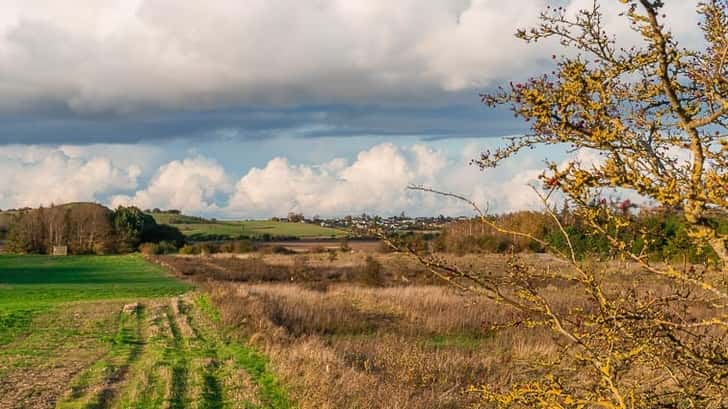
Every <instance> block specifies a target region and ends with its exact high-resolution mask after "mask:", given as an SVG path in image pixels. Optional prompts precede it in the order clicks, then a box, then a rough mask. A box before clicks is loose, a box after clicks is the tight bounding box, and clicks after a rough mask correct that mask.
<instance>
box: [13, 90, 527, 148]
mask: <svg viewBox="0 0 728 409" xmlns="http://www.w3.org/2000/svg"><path fill="white" fill-rule="evenodd" d="M0 123H2V126H0V143H1V144H89V143H139V142H142V143H144V142H147V143H154V142H155V141H163V140H169V139H190V140H196V139H197V140H200V141H204V140H205V138H232V139H240V140H254V139H260V138H271V137H277V136H300V137H304V138H315V137H331V136H340V137H347V136H361V135H392V136H396V135H417V136H421V137H423V138H429V139H433V138H448V137H453V138H454V137H481V136H482V137H487V136H501V135H506V134H512V133H515V132H519V131H522V130H523V125H522V124H521V123H520V122H519V121H517V120H515V119H514V118H513V117H512V115H510V114H509V113H508V112H504V111H502V110H492V109H488V108H486V107H484V106H482V105H480V104H478V102H477V100H476V101H475V102H473V103H471V104H462V103H461V104H458V105H448V106H446V107H390V106H375V105H366V106H343V105H336V106H306V107H296V108H251V107H236V108H226V109H219V110H209V111H177V112H157V113H154V114H145V115H134V116H120V115H117V114H105V115H100V114H98V115H91V116H89V115H79V114H76V113H73V112H70V111H68V110H63V109H45V110H43V111H41V112H33V113H25V114H14V115H4V116H1V117H0Z"/></svg>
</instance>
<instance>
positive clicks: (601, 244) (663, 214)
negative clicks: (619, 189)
mask: <svg viewBox="0 0 728 409" xmlns="http://www.w3.org/2000/svg"><path fill="white" fill-rule="evenodd" d="M555 214H556V216H557V218H558V220H559V222H560V223H561V225H562V226H563V227H564V230H565V231H566V233H567V235H568V237H569V241H570V242H571V245H572V247H573V249H574V251H575V253H576V255H577V257H579V258H584V257H597V258H611V257H614V256H616V254H614V250H613V249H612V247H611V246H610V245H609V242H608V241H607V238H606V237H604V236H603V235H599V234H594V232H593V230H592V229H591V228H589V227H588V226H587V225H586V224H585V223H584V221H583V220H582V219H581V218H580V217H579V216H578V215H577V214H574V213H573V212H571V211H570V210H568V209H567V208H565V209H563V210H561V211H559V212H556V213H555ZM623 217H627V218H629V219H630V220H631V223H630V224H629V225H628V226H626V227H624V228H621V229H620V230H619V231H612V232H611V233H612V234H614V235H615V236H617V237H619V238H620V239H622V240H624V241H625V242H627V243H630V244H631V245H632V249H631V250H632V251H633V252H634V253H636V254H640V253H644V254H647V255H648V256H649V257H650V258H652V259H654V260H686V261H689V262H694V263H698V262H706V261H710V260H713V259H715V258H716V255H715V253H714V252H713V250H712V249H711V248H709V247H704V248H698V247H696V246H694V245H693V244H692V243H693V241H692V240H690V239H689V229H688V226H687V224H686V223H685V222H684V221H683V217H682V215H681V214H680V213H679V211H667V210H662V209H654V210H641V211H640V212H635V213H628V212H625V214H624V215H623ZM489 221H491V222H493V223H494V224H495V225H497V226H499V227H501V228H502V230H507V231H516V232H523V233H527V234H528V235H530V236H532V237H534V238H536V239H538V240H540V241H543V242H545V243H547V245H546V246H544V245H543V244H541V243H539V242H538V241H536V240H531V239H529V238H528V237H524V236H522V235H517V234H512V233H505V232H502V231H499V230H498V229H495V228H493V227H491V226H490V225H489V224H487V223H483V222H482V221H481V220H479V219H472V220H464V221H459V222H455V223H452V224H450V225H449V226H448V227H447V228H445V229H444V230H443V232H442V233H441V234H440V235H439V236H437V237H436V238H434V239H433V240H432V242H431V243H430V246H431V247H432V249H433V250H435V251H440V252H449V253H457V254H465V253H508V252H534V253H541V252H547V251H548V250H549V249H548V248H547V247H551V248H553V249H557V250H560V251H563V252H568V251H569V245H568V242H567V240H566V237H565V236H564V234H563V232H562V231H561V229H560V228H559V226H558V224H557V223H556V221H555V220H554V218H553V216H551V215H550V214H547V213H544V212H535V211H520V212H515V213H508V214H503V215H499V216H493V217H491V218H490V219H489ZM706 222H707V223H711V224H713V225H715V226H716V227H718V230H719V231H721V232H723V233H728V215H727V214H725V213H719V212H715V213H714V214H712V215H711V217H710V220H707V221H706Z"/></svg>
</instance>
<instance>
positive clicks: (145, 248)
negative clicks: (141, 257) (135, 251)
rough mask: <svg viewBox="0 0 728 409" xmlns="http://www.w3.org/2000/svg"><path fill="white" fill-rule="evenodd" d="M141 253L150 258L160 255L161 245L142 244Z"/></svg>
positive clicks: (140, 246)
mask: <svg viewBox="0 0 728 409" xmlns="http://www.w3.org/2000/svg"><path fill="white" fill-rule="evenodd" d="M139 252H140V253H142V254H146V255H148V256H153V255H156V254H160V251H159V244H157V243H142V244H140V245H139Z"/></svg>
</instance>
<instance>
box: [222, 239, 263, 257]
mask: <svg viewBox="0 0 728 409" xmlns="http://www.w3.org/2000/svg"><path fill="white" fill-rule="evenodd" d="M218 250H219V251H220V253H235V254H241V253H250V252H253V251H255V247H254V246H253V243H252V242H251V241H250V240H235V241H226V242H225V243H222V244H221V245H220V246H219V248H218Z"/></svg>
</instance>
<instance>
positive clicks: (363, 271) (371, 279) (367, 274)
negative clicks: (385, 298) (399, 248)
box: [354, 256, 385, 287]
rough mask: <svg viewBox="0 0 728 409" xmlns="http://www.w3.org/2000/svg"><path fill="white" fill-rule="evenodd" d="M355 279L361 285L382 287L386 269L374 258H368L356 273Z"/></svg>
mask: <svg viewBox="0 0 728 409" xmlns="http://www.w3.org/2000/svg"><path fill="white" fill-rule="evenodd" d="M354 279H355V280H356V281H357V282H359V283H360V284H364V285H367V286H372V287H381V286H383V285H384V281H385V279H384V268H383V267H382V263H380V262H379V261H377V260H376V259H375V258H374V257H372V256H367V258H366V260H364V265H363V266H361V267H359V269H358V270H357V271H356V272H355V273H354Z"/></svg>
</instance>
